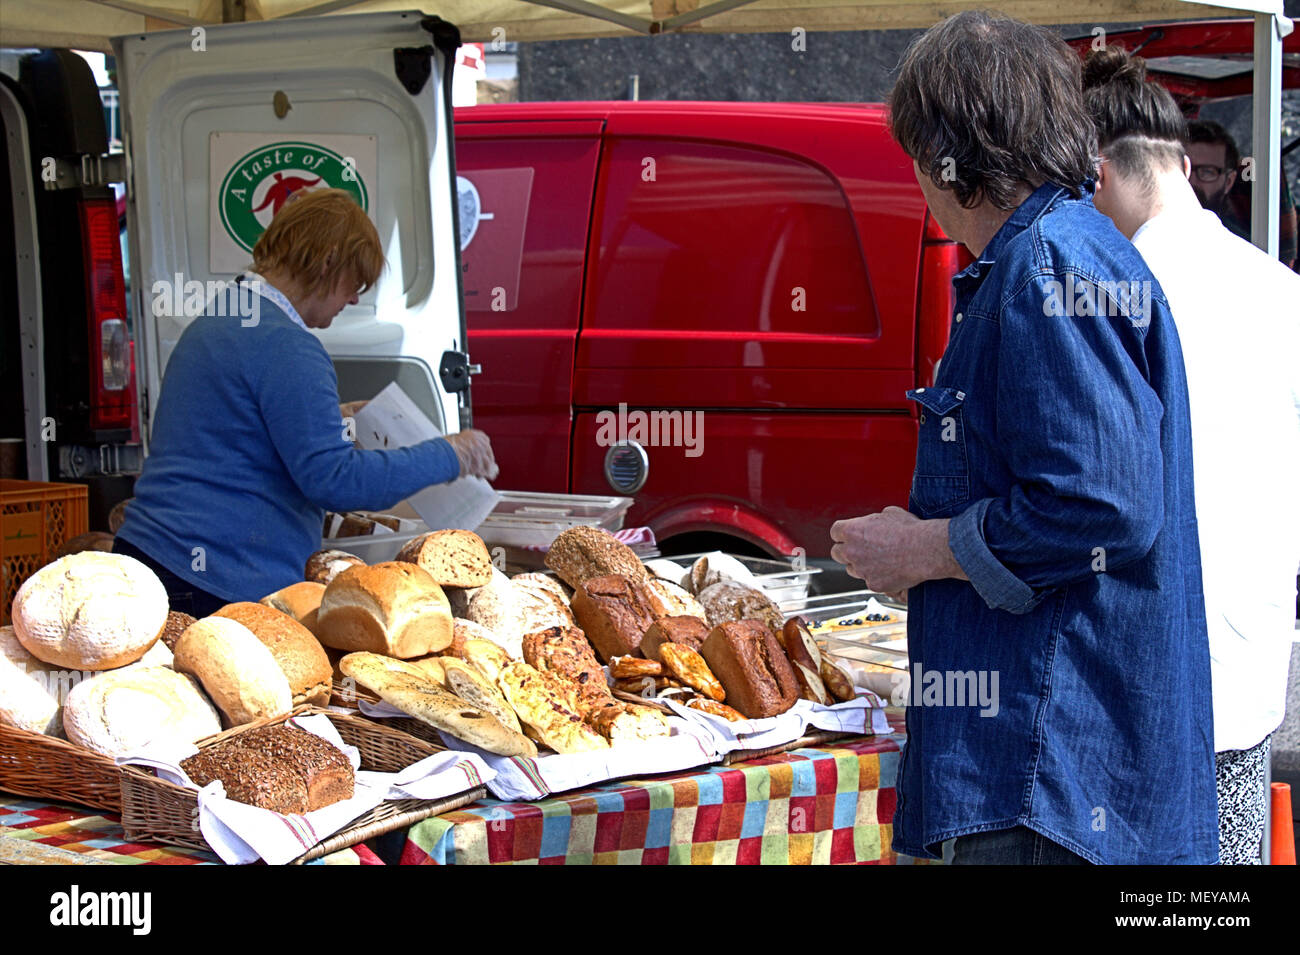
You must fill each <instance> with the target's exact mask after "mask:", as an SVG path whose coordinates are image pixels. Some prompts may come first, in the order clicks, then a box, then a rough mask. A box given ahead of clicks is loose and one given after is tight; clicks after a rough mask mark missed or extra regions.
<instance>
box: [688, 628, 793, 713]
mask: <svg viewBox="0 0 1300 955" xmlns="http://www.w3.org/2000/svg"><path fill="white" fill-rule="evenodd" d="M700 655H701V656H703V657H704V660H705V662H706V663H708V665H709V669H710V670H712V671H713V674H714V676H716V677H717V678H718V680H719V682H721V683H722V686H723V689H725V690H726V692H727V703H728V704H729V705H730V706H732V707H734V708H735V709H737V710H739V711H740V712H741V713H743V714H744V715H745V716H746V717H748V718H749V719H761V718H763V717H768V716H776V715H778V714H780V713H784V712H785V711H786V710H788V709H789V708H790V707H792V706H793V705H794V702H795V700H797V699H798V698H799V681H798V680H797V679H796V678H795V675H794V669H793V668H792V667H791V666H790V661H789V660H788V659H787V658H786V655H785V651H784V650H782V649H781V644H779V643H778V642H777V639H776V636H775V635H774V634H773V633H772V631H771V630H769V629H767V627H765V626H763V624H761V623H759V622H758V621H757V620H742V621H737V622H728V623H723V624H720V625H718V626H716V627H714V628H713V631H712V632H711V633H710V634H709V637H708V639H707V640H705V641H704V645H703V646H702V647H701V648H700Z"/></svg>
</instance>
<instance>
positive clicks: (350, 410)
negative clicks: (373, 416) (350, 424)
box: [339, 401, 369, 418]
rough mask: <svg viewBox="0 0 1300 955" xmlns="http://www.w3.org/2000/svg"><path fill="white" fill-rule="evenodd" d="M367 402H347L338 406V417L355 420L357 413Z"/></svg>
mask: <svg viewBox="0 0 1300 955" xmlns="http://www.w3.org/2000/svg"><path fill="white" fill-rule="evenodd" d="M367 404H369V402H367V401H349V402H346V403H344V404H341V405H339V416H340V417H343V418H355V417H356V416H357V412H358V411H360V410H361V409H362V408H364V407H365V406H366V405H367Z"/></svg>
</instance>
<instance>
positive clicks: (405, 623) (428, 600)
mask: <svg viewBox="0 0 1300 955" xmlns="http://www.w3.org/2000/svg"><path fill="white" fill-rule="evenodd" d="M316 631H317V634H316V635H317V636H318V637H319V638H320V642H321V643H323V644H325V646H327V647H333V648H334V649H336V650H349V651H354V652H355V651H369V652H371V653H381V654H385V655H387V656H390V657H398V658H401V659H406V660H409V659H412V658H414V657H422V656H425V655H427V654H430V653H436V652H437V651H439V650H442V649H444V648H446V647H447V645H448V644H450V643H451V640H452V622H451V607H450V606H449V605H448V603H447V597H446V595H445V594H443V592H442V588H441V587H439V586H438V585H437V584H436V583H434V581H433V578H432V577H430V576H429V573H428V571H426V570H424V569H423V568H422V567H420V566H419V565H417V564H408V563H406V562H404V561H387V562H385V563H382V564H375V565H374V566H373V567H349V568H348V569H347V570H345V571H343V573H341V574H339V575H338V576H337V577H335V578H334V579H333V580H332V581H330V583H329V584H328V585H327V586H326V588H325V594H324V596H323V597H321V602H320V612H319V613H318V614H317V617H316Z"/></svg>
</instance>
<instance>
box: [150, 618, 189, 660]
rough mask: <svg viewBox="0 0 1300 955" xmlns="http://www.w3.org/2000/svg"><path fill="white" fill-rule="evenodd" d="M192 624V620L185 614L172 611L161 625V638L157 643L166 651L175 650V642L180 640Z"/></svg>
mask: <svg viewBox="0 0 1300 955" xmlns="http://www.w3.org/2000/svg"><path fill="white" fill-rule="evenodd" d="M192 623H194V618H193V617H191V616H190V615H189V614H187V613H181V612H180V611H179V610H172V611H170V612H169V613H168V614H167V622H166V623H164V624H163V632H162V636H161V637H159V638H158V642H159V643H162V644H165V645H166V647H167V649H168V650H171V651H173V652H174V651H175V650H176V641H177V640H179V639H180V638H181V634H182V633H184V632H185V631H186V630H187V629H188V628H189V625H190V624H192Z"/></svg>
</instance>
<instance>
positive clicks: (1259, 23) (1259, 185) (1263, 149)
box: [1250, 13, 1290, 259]
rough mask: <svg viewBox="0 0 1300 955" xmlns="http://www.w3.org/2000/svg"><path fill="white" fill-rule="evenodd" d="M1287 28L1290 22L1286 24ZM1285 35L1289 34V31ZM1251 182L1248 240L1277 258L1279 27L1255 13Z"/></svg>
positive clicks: (1269, 17)
mask: <svg viewBox="0 0 1300 955" xmlns="http://www.w3.org/2000/svg"><path fill="white" fill-rule="evenodd" d="M1287 25H1288V26H1289V25H1290V21H1287ZM1287 32H1290V31H1289V30H1288V31H1287ZM1253 103H1254V114H1255V115H1254V136H1253V140H1254V141H1253V144H1252V146H1253V153H1254V156H1253V158H1254V161H1255V162H1254V170H1253V174H1254V182H1253V183H1252V188H1251V191H1250V196H1251V198H1250V240H1251V241H1252V242H1254V243H1255V245H1257V246H1259V247H1260V248H1261V249H1263V250H1264V251H1265V252H1267V253H1268V254H1269V255H1270V256H1271V257H1272V258H1275V259H1276V258H1277V255H1278V206H1279V204H1280V203H1281V201H1282V198H1281V197H1282V190H1281V183H1280V179H1279V175H1280V172H1281V160H1280V154H1281V151H1282V131H1281V116H1282V24H1281V22H1280V20H1279V18H1278V17H1275V16H1273V15H1272V14H1269V13H1257V14H1255V85H1254V96H1253Z"/></svg>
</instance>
